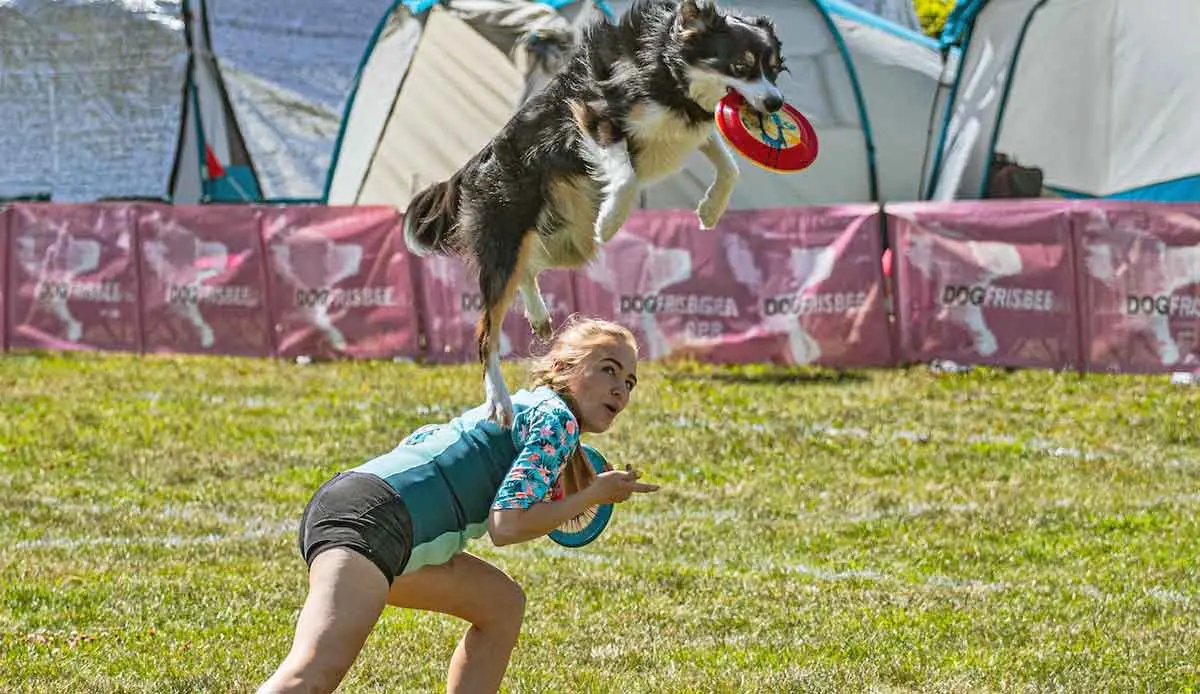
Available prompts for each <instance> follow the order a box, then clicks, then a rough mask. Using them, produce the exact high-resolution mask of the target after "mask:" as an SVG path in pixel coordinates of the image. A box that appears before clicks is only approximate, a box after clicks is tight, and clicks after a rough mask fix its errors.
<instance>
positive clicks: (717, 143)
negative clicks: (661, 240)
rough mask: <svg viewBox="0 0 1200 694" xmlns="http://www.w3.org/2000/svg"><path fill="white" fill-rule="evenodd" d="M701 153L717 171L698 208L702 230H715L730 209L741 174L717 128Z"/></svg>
mask: <svg viewBox="0 0 1200 694" xmlns="http://www.w3.org/2000/svg"><path fill="white" fill-rule="evenodd" d="M700 151H701V153H703V154H704V156H705V157H707V158H708V161H709V162H711V163H712V165H713V168H714V169H715V170H716V177H715V178H713V182H712V184H711V185H709V187H708V190H707V191H705V193H704V198H703V199H702V200H701V201H700V206H699V207H697V208H696V216H697V217H699V218H700V228H701V229H705V230H707V229H713V228H715V227H716V226H717V222H719V221H721V216H722V215H724V214H725V210H726V208H728V207H729V198H730V197H731V196H732V195H733V189H734V187H735V186H736V185H737V182H738V178H739V177H740V176H741V172H740V171H739V170H738V165H737V160H736V159H734V158H733V152H731V151H729V147H728V145H726V144H725V141H724V140H722V139H721V136H720V135H719V134H718V133H717V132H716V129H715V128H714V129H713V133H712V136H711V137H709V138H708V139H707V140H705V141H704V144H702V145H700Z"/></svg>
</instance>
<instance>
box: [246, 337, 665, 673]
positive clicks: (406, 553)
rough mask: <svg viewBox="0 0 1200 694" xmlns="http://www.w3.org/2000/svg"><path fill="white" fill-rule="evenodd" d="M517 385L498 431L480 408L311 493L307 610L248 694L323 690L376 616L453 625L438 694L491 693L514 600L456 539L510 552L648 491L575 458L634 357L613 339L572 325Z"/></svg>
mask: <svg viewBox="0 0 1200 694" xmlns="http://www.w3.org/2000/svg"><path fill="white" fill-rule="evenodd" d="M531 376H532V388H531V389H530V390H521V391H518V392H517V393H514V394H513V408H514V410H513V414H514V418H513V425H512V427H511V428H510V429H504V428H501V427H500V426H498V425H496V424H494V423H493V422H490V421H488V420H487V419H486V418H485V411H486V406H484V405H481V406H479V407H476V408H474V409H471V410H468V411H467V412H465V413H463V414H462V415H460V416H458V417H456V418H454V419H452V420H451V421H450V422H448V423H445V424H435V425H426V426H423V427H421V428H419V429H417V430H416V431H414V432H412V433H411V434H410V435H409V436H408V437H407V438H405V439H404V441H402V442H401V444H400V445H399V446H397V447H396V448H395V449H393V450H392V451H390V452H388V453H386V454H384V455H382V456H379V457H377V458H375V459H373V460H370V461H368V462H366V463H363V464H362V465H359V466H357V467H355V468H352V469H350V470H347V471H343V472H340V473H338V474H337V475H335V476H334V477H333V478H332V479H330V480H329V481H327V482H325V484H323V485H322V486H321V488H320V489H318V490H317V492H316V494H314V496H313V498H312V500H311V501H310V502H309V504H308V507H307V508H306V509H305V511H304V516H303V518H302V519H301V521H300V549H301V552H302V553H303V555H304V559H305V562H306V563H307V564H308V567H309V579H308V586H309V592H308V597H307V598H306V600H305V602H304V607H303V608H302V609H301V611H300V617H299V620H298V621H297V624H296V634H295V637H294V640H293V642H292V647H291V650H290V651H289V652H288V655H287V657H286V658H285V659H284V661H283V663H282V664H280V666H279V668H278V669H277V670H276V671H275V673H274V674H273V675H272V676H271V678H270V679H269V680H267V682H266V683H264V684H263V685H262V687H261V688H260V689H259V690H258V691H259V693H260V694H266V693H267V692H329V691H332V690H334V689H335V688H336V687H337V686H338V684H339V683H340V682H341V681H342V678H343V677H344V676H345V674H346V672H347V671H348V670H349V668H350V666H351V664H352V663H353V662H354V660H355V658H357V656H358V653H359V651H360V649H361V648H362V646H363V644H364V643H365V641H366V638H367V635H368V634H369V633H370V631H371V629H372V628H373V627H374V625H375V622H376V621H377V620H378V618H379V616H380V614H381V613H382V612H383V608H384V606H385V605H392V606H394V607H409V608H416V609H422V610H434V611H437V612H443V613H446V614H451V615H454V616H457V617H460V618H462V619H465V620H467V621H469V622H470V623H471V626H470V628H469V629H468V630H467V632H466V634H465V635H464V636H463V638H462V640H461V641H459V643H458V648H457V649H456V650H455V652H454V655H453V657H452V658H451V660H450V669H449V674H448V678H447V683H446V689H447V691H448V692H495V691H497V690H498V689H499V686H500V681H501V679H502V678H503V676H504V671H505V670H506V669H507V667H508V661H509V657H510V655H511V654H512V649H513V647H514V646H515V645H516V641H517V635H518V633H519V632H520V629H521V621H522V618H523V616H524V609H525V594H524V592H523V591H522V590H521V587H520V586H519V585H517V583H516V582H515V581H513V579H511V578H510V577H509V576H508V575H507V574H505V573H504V572H503V571H501V570H500V569H498V568H496V567H494V566H492V565H491V564H489V563H487V562H485V561H483V560H482V559H479V558H478V557H475V556H473V555H471V554H469V553H467V552H465V551H463V549H464V547H465V545H466V542H467V540H468V539H470V538H477V537H481V536H482V535H483V534H484V533H485V532H486V533H487V534H488V535H489V536H490V537H491V539H492V542H493V543H494V544H496V545H508V544H513V543H517V542H525V541H527V540H532V539H535V538H539V537H541V536H543V535H545V534H546V533H548V532H550V531H551V530H553V529H554V528H556V527H558V526H559V525H561V524H562V523H563V522H565V521H567V520H569V519H571V518H574V517H575V516H577V515H579V514H580V513H582V512H583V511H585V510H586V509H588V508H590V507H592V506H595V505H597V504H602V503H614V502H621V501H625V500H626V499H628V498H629V497H630V495H631V494H633V493H634V492H652V491H655V490H657V489H658V486H657V485H650V484H644V483H641V482H638V481H637V480H638V477H639V473H637V472H635V471H633V470H631V469H629V470H626V471H616V470H613V471H607V472H604V473H603V474H600V475H596V474H595V472H594V471H593V470H592V468H591V466H590V465H589V464H588V462H587V459H586V458H585V456H584V454H583V451H582V450H581V449H580V447H579V436H580V434H581V433H582V432H589V433H601V432H604V431H606V430H607V429H608V428H609V427H610V426H612V423H613V420H614V418H616V416H617V415H618V414H620V413H621V411H622V410H624V409H625V406H626V405H628V404H629V396H630V393H631V392H632V391H633V388H634V386H635V385H636V384H637V344H636V341H635V339H634V337H633V335H632V334H631V333H630V332H629V331H628V330H627V329H625V328H624V327H623V326H621V325H618V324H616V323H611V322H608V321H603V320H595V319H578V320H572V321H571V322H569V323H568V324H566V325H564V326H563V329H562V330H561V331H560V333H559V335H558V337H556V338H555V340H554V343H553V344H552V345H551V347H550V349H549V351H548V352H547V353H546V355H545V356H543V357H542V358H540V359H538V360H536V361H535V362H534V364H533V369H532V373H531Z"/></svg>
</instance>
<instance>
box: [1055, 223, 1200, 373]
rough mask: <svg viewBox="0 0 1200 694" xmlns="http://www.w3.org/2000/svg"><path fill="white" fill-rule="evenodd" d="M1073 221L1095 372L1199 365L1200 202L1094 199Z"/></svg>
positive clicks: (1086, 339) (1155, 370) (1087, 349)
mask: <svg viewBox="0 0 1200 694" xmlns="http://www.w3.org/2000/svg"><path fill="white" fill-rule="evenodd" d="M1074 220H1075V224H1076V230H1077V239H1078V247H1079V251H1078V256H1079V260H1078V265H1079V281H1080V298H1081V314H1082V317H1083V335H1084V345H1085V350H1084V353H1085V360H1086V361H1085V363H1086V366H1087V368H1088V370H1091V371H1117V372H1129V373H1160V372H1170V371H1176V370H1179V371H1185V370H1186V371H1194V370H1196V369H1198V368H1200V206H1197V205H1192V206H1184V205H1147V204H1135V203H1091V204H1089V205H1087V206H1086V207H1083V206H1080V207H1079V208H1077V210H1076V212H1075V214H1074Z"/></svg>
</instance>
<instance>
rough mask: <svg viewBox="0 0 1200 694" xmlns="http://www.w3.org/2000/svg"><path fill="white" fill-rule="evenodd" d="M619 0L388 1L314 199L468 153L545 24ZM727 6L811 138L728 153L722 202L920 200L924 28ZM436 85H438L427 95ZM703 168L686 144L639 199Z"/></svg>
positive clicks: (540, 73) (439, 172)
mask: <svg viewBox="0 0 1200 694" xmlns="http://www.w3.org/2000/svg"><path fill="white" fill-rule="evenodd" d="M629 4H630V1H629V0H616V1H615V2H610V4H609V5H608V7H603V6H601V7H600V9H599V11H597V8H596V6H593V5H591V4H590V3H586V2H580V3H573V4H566V5H562V6H559V7H557V8H554V9H553V10H552V9H551V8H550V7H549V6H541V5H539V4H537V3H530V2H528V1H527V0H448V1H447V2H444V3H441V4H438V5H432V4H431V3H420V2H417V1H416V0H414V1H413V2H406V3H403V4H398V5H397V6H396V7H395V8H393V10H392V11H391V12H390V13H389V14H388V16H387V17H386V18H385V20H384V21H383V22H382V23H381V27H380V30H379V31H378V33H377V36H376V38H375V39H374V41H373V42H372V45H371V47H370V48H369V49H368V51H367V55H366V57H365V59H364V63H363V67H362V69H361V71H360V74H359V77H358V83H357V85H356V91H355V94H354V96H353V97H352V98H351V103H350V105H349V110H348V113H347V115H346V117H345V118H344V120H343V122H342V132H341V135H340V136H339V142H338V145H337V146H336V148H335V150H336V151H335V154H334V162H333V165H332V167H331V173H330V179H329V186H328V187H327V189H326V197H325V199H326V201H327V202H329V203H330V204H354V203H360V204H376V203H380V204H393V205H396V206H397V207H398V208H400V209H401V210H403V209H404V208H405V207H406V206H407V202H408V200H409V199H410V198H411V196H412V195H413V194H414V193H416V192H417V191H418V190H419V189H421V188H423V187H424V186H426V185H428V184H429V183H432V182H434V181H436V180H440V179H443V178H445V177H446V176H448V175H449V174H450V173H452V172H453V171H454V170H455V169H456V168H457V167H458V166H460V165H461V164H462V163H463V162H465V161H466V160H467V159H468V158H469V157H470V156H471V155H472V154H474V152H475V151H477V150H478V149H479V147H481V146H482V145H483V144H484V143H485V142H486V141H487V139H488V138H490V137H491V136H492V135H493V134H494V133H495V132H497V131H498V130H499V129H500V128H501V127H502V126H503V124H504V123H505V122H506V121H507V120H508V118H509V117H510V116H511V115H512V113H513V112H514V111H515V109H516V108H517V107H518V106H519V105H520V103H521V101H522V100H524V99H525V98H527V97H528V95H529V94H531V93H532V91H533V90H536V89H537V88H538V86H539V84H540V83H541V82H542V81H544V80H545V79H546V77H547V76H548V74H549V72H551V71H552V70H553V69H554V65H555V63H554V59H553V56H554V50H553V46H554V45H556V44H555V41H554V40H552V39H550V38H548V37H552V36H555V35H556V33H560V32H563V31H567V30H569V29H572V28H574V27H578V26H579V24H580V23H581V22H585V21H590V20H591V19H593V18H595V17H597V16H599V15H601V14H603V15H606V16H608V17H610V18H615V17H616V16H619V15H620V14H622V13H623V12H624V11H625V10H626V9H627V8H628V6H629ZM876 4H878V1H877V2H876ZM734 6H735V7H736V8H737V9H738V10H740V11H743V12H753V13H763V14H769V15H770V16H772V17H773V18H774V20H775V22H776V25H777V28H778V31H779V32H780V34H781V35H782V41H783V43H784V46H785V50H786V51H787V57H786V59H787V64H788V66H789V68H790V70H791V73H790V74H787V73H785V74H784V76H783V77H782V79H781V88H782V89H783V91H784V93H785V95H786V96H787V98H788V100H789V101H790V102H791V103H792V104H794V105H795V106H796V107H797V108H799V109H800V110H801V111H803V112H804V113H805V114H806V115H807V116H808V117H809V118H810V119H811V120H812V121H813V124H814V127H815V128H816V130H817V132H818V136H819V138H820V143H821V153H820V157H819V159H818V161H817V163H816V164H815V165H814V166H813V167H811V168H810V169H809V170H807V171H805V172H802V173H799V174H792V175H780V174H774V173H770V172H767V171H765V170H762V169H759V168H757V167H755V166H754V165H753V164H750V163H749V162H745V163H743V166H742V167H741V168H742V172H743V178H742V182H741V183H740V185H739V186H738V188H737V190H736V192H735V194H734V197H733V200H732V201H731V207H733V208H735V209H736V208H762V207H781V206H788V205H801V204H825V203H846V202H863V201H881V200H916V199H919V197H920V194H921V190H920V189H921V181H922V173H923V171H924V167H925V156H926V154H927V146H926V143H927V141H928V139H929V133H930V127H931V125H932V123H933V122H934V121H933V118H934V116H935V113H934V104H935V103H936V101H937V98H938V94H939V89H940V86H941V80H942V78H943V60H942V57H941V54H940V53H939V50H938V45H937V43H936V42H934V41H933V40H931V39H928V38H926V37H923V36H921V35H920V34H918V33H916V32H914V31H912V30H911V29H908V28H906V27H904V26H902V25H900V24H897V23H894V22H890V21H888V20H885V19H883V18H881V17H880V16H878V15H876V14H873V13H871V12H868V11H866V10H863V9H861V8H860V7H857V6H855V5H851V4H847V3H844V2H840V1H838V0H821V1H818V0H743V1H741V2H738V3H736V5H734ZM522 36H525V37H526V38H525V39H522V38H521V37H522ZM530 37H532V41H533V48H534V50H532V51H531V50H527V47H528V45H529V42H530ZM547 56H549V57H547ZM526 63H528V64H526ZM446 87H449V89H446ZM435 89H439V90H442V91H441V93H440V95H439V96H437V98H433V93H434V90H435ZM711 176H712V173H711V166H710V165H709V164H708V162H707V161H706V160H705V159H704V158H703V157H702V156H701V155H699V154H696V155H695V156H694V157H693V158H692V159H690V160H689V161H688V163H687V164H686V166H685V170H684V171H683V172H681V173H680V174H679V175H676V176H673V177H671V178H669V179H667V180H665V181H662V182H660V183H659V184H658V185H656V186H653V187H651V188H649V189H647V190H646V191H645V192H644V194H643V197H642V200H641V206H642V207H644V208H664V207H665V208H678V207H683V208H688V207H694V206H695V205H696V203H697V201H698V200H699V199H700V197H701V196H702V195H703V192H704V189H705V188H706V187H707V185H708V182H709V181H710V180H711Z"/></svg>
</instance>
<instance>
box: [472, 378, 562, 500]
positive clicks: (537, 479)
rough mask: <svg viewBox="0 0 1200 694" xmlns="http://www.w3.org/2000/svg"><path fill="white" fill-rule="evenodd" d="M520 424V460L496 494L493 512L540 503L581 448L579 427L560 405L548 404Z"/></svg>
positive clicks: (554, 402)
mask: <svg viewBox="0 0 1200 694" xmlns="http://www.w3.org/2000/svg"><path fill="white" fill-rule="evenodd" d="M528 414H529V416H528V418H527V419H526V420H525V421H524V422H521V423H519V424H518V427H519V429H518V432H517V433H518V450H517V458H516V460H515V461H513V464H512V467H511V468H509V470H508V474H507V475H506V476H505V477H504V480H503V481H502V482H501V483H500V489H498V490H497V491H496V498H495V500H494V501H493V502H492V508H493V509H512V508H529V507H530V506H532V505H533V504H536V503H538V502H539V501H541V500H542V499H543V498H544V497H545V496H546V494H547V493H548V492H549V491H550V489H551V488H552V487H553V486H554V483H555V481H556V480H557V479H558V475H559V472H560V471H561V470H562V468H563V465H565V464H566V462H567V459H568V458H569V456H570V454H571V451H573V450H575V447H576V446H577V445H578V444H579V425H578V423H577V422H576V421H575V416H574V415H572V414H571V411H570V410H568V409H567V408H566V407H565V406H564V405H563V404H562V403H561V402H559V401H556V400H547V401H545V402H542V403H540V404H538V405H537V406H536V407H535V408H533V409H532V410H530V411H529V413H528Z"/></svg>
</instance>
